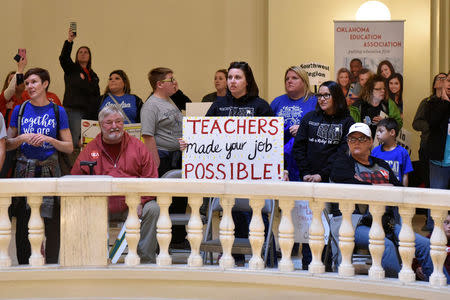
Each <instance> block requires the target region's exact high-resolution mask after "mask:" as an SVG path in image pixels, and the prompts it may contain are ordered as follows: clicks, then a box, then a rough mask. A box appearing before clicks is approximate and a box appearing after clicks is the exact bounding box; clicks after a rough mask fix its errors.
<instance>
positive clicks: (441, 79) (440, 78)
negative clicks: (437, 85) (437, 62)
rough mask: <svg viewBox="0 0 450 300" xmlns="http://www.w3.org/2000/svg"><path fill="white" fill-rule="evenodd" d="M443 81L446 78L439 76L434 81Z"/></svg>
mask: <svg viewBox="0 0 450 300" xmlns="http://www.w3.org/2000/svg"><path fill="white" fill-rule="evenodd" d="M445 79H447V76H441V77H438V78H436V80H440V81H444V80H445Z"/></svg>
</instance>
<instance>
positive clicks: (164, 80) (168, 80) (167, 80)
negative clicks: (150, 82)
mask: <svg viewBox="0 0 450 300" xmlns="http://www.w3.org/2000/svg"><path fill="white" fill-rule="evenodd" d="M160 81H161V82H171V83H174V82H175V81H177V80H176V79H175V77H172V78H167V79H163V80H160Z"/></svg>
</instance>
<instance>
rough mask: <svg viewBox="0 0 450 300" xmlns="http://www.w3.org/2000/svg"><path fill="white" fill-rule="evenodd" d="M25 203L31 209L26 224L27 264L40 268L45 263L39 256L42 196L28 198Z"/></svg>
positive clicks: (41, 228) (41, 237)
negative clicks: (28, 245) (28, 248)
mask: <svg viewBox="0 0 450 300" xmlns="http://www.w3.org/2000/svg"><path fill="white" fill-rule="evenodd" d="M27 201H28V205H29V206H30V207H31V216H30V221H29V222H28V239H29V240H30V244H31V256H30V259H29V262H30V265H31V266H42V265H44V263H45V259H44V257H43V256H42V254H41V246H42V241H43V240H44V221H43V220H42V218H41V214H40V208H41V204H42V196H29V197H28V198H27Z"/></svg>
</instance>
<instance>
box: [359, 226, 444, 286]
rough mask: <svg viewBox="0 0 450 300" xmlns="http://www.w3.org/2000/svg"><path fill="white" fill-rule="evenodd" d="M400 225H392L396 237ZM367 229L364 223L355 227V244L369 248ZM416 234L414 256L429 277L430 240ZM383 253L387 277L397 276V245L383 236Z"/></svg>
mask: <svg viewBox="0 0 450 300" xmlns="http://www.w3.org/2000/svg"><path fill="white" fill-rule="evenodd" d="M400 229H401V226H400V225H398V224H396V225H395V227H394V233H395V236H396V237H397V238H398V235H399V233H400ZM369 231H370V228H369V227H367V226H364V225H360V226H358V227H356V230H355V246H356V247H358V248H362V249H368V248H369ZM415 236H416V240H415V242H416V252H415V256H416V258H417V260H418V262H419V264H420V265H421V266H422V270H423V273H424V274H425V276H426V277H427V279H428V278H429V277H430V275H431V274H432V273H433V262H432V260H431V256H430V240H429V239H427V238H426V237H424V236H421V235H420V234H417V233H416V234H415ZM384 246H385V249H384V253H383V257H382V258H381V265H382V266H383V269H384V271H385V273H386V276H387V277H397V276H398V273H399V272H400V270H401V265H400V263H401V262H400V258H399V255H398V254H397V247H396V246H395V245H394V243H393V242H392V241H391V240H389V239H387V238H385V239H384ZM443 270H444V274H445V276H446V277H447V283H448V284H450V277H449V275H448V273H447V271H446V270H445V268H444V269H443Z"/></svg>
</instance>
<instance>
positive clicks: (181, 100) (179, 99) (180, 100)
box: [170, 90, 192, 111]
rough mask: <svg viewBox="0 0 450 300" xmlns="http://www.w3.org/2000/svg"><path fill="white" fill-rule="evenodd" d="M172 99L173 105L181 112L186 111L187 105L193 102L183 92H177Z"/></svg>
mask: <svg viewBox="0 0 450 300" xmlns="http://www.w3.org/2000/svg"><path fill="white" fill-rule="evenodd" d="M170 99H172V101H173V103H175V105H176V106H177V107H178V109H179V110H180V111H181V110H186V103H191V102H192V101H191V99H189V97H188V96H186V95H185V94H184V93H183V92H182V91H181V90H178V91H176V92H175V94H173V95H172V96H170Z"/></svg>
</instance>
